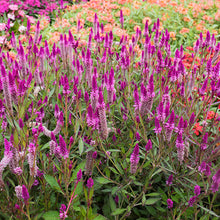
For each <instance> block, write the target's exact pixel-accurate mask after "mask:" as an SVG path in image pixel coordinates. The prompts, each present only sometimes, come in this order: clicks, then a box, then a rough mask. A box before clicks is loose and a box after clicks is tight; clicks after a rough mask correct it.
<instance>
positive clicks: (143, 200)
mask: <svg viewBox="0 0 220 220" xmlns="http://www.w3.org/2000/svg"><path fill="white" fill-rule="evenodd" d="M145 202H146V196H145V194H143V196H142V205H143V206H144V205H145Z"/></svg>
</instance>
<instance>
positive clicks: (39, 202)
mask: <svg viewBox="0 0 220 220" xmlns="http://www.w3.org/2000/svg"><path fill="white" fill-rule="evenodd" d="M119 19H120V22H121V25H124V26H125V21H126V20H125V13H124V12H123V13H121V16H120V18H119ZM123 22H124V23H123ZM93 25H94V26H93V28H92V29H91V30H90V32H89V37H88V41H87V43H86V45H85V46H83V47H81V48H80V47H79V44H78V40H77V39H76V38H74V36H73V34H72V32H71V31H69V32H67V33H64V34H62V35H60V39H59V43H57V44H56V43H54V44H53V46H52V48H49V46H48V42H47V41H44V46H42V44H41V41H42V38H41V35H40V23H38V24H37V27H36V31H35V35H34V36H32V35H30V33H29V28H30V27H27V32H26V33H25V34H26V38H27V40H28V44H27V45H26V46H24V45H23V44H22V42H21V41H19V42H16V41H15V40H14V39H13V40H12V44H13V48H14V50H15V51H16V57H15V59H14V60H13V59H12V58H11V57H10V56H9V53H8V52H5V51H3V50H1V51H0V66H1V68H0V71H1V80H0V89H1V91H2V92H1V95H0V98H1V99H0V116H1V120H0V123H1V137H2V138H1V145H2V147H1V148H2V149H4V150H2V151H1V158H2V159H1V162H0V186H1V189H2V192H1V197H0V210H1V212H0V215H2V216H3V217H4V218H10V217H11V218H16V219H25V218H27V219H34V218H41V217H42V218H44V219H47V218H49V217H50V218H54V219H56V218H60V219H68V218H69V219H105V218H107V219H138V218H140V217H142V218H152V216H153V217H154V218H155V219H164V218H167V219H168V218H171V217H172V219H180V218H189V219H193V218H198V217H199V218H200V217H201V218H202V217H203V218H204V216H208V217H210V218H212V219H214V218H218V217H219V213H218V209H217V208H218V206H219V204H218V202H217V199H216V197H217V192H218V189H219V184H220V181H219V180H220V178H219V167H218V165H219V154H220V148H219V145H218V143H219V141H220V139H219V121H220V118H219V107H218V106H219V101H220V100H219V96H220V77H219V66H220V63H219V62H218V61H217V59H216V56H218V55H219V48H220V47H219V45H220V44H219V43H216V39H215V36H214V35H210V33H209V32H207V34H206V36H205V38H204V37H203V35H201V36H200V38H199V39H198V41H197V42H198V43H197V44H196V46H195V53H194V54H192V59H193V60H192V63H191V65H190V67H189V68H188V69H187V68H185V66H184V64H183V61H184V48H183V46H181V47H180V48H179V49H178V48H177V49H176V50H175V53H174V56H171V46H170V43H169V42H170V34H169V32H168V31H167V30H165V31H161V30H160V20H159V19H158V20H157V21H156V22H155V23H154V24H153V25H152V29H151V28H150V27H149V26H148V23H147V22H146V25H145V30H144V31H141V30H140V29H138V28H137V30H136V34H135V36H133V38H132V40H131V41H129V40H128V36H124V35H122V36H121V38H120V41H116V38H115V35H114V33H113V32H111V31H110V32H109V33H104V29H103V27H102V25H100V23H99V17H98V16H97V15H95V16H94V22H93ZM143 39H144V42H143ZM137 45H138V46H139V47H140V48H141V56H138V52H137V51H136V50H135V47H136V46H137ZM197 58H198V59H199V60H200V63H199V64H197V63H196V62H195V61H196V59H197ZM210 111H213V112H215V114H216V115H217V117H212V118H211V116H210ZM198 124H199V125H198ZM198 126H201V127H202V129H198ZM195 131H197V133H195ZM3 146H4V147H3ZM1 213H3V214H1ZM48 216H49V217H48ZM170 216H171V217H170Z"/></svg>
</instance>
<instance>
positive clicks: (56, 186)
mask: <svg viewBox="0 0 220 220" xmlns="http://www.w3.org/2000/svg"><path fill="white" fill-rule="evenodd" d="M44 178H45V180H46V181H47V183H49V185H50V186H51V187H52V188H53V189H55V190H56V191H57V192H60V193H62V194H63V192H62V190H61V188H60V186H59V184H58V183H57V181H56V179H55V178H54V177H52V176H49V175H47V174H45V175H44Z"/></svg>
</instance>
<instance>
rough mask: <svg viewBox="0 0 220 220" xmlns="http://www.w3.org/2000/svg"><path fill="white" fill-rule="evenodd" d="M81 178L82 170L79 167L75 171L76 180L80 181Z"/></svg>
mask: <svg viewBox="0 0 220 220" xmlns="http://www.w3.org/2000/svg"><path fill="white" fill-rule="evenodd" d="M81 179H82V170H81V169H80V170H79V171H78V173H77V181H80V180H81Z"/></svg>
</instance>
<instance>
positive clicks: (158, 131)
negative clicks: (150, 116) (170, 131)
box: [154, 117, 162, 134]
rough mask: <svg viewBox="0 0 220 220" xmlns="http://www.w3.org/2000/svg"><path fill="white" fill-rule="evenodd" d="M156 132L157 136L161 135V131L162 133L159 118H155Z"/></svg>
mask: <svg viewBox="0 0 220 220" xmlns="http://www.w3.org/2000/svg"><path fill="white" fill-rule="evenodd" d="M154 131H155V133H156V134H160V133H161V131H162V128H161V126H160V121H159V119H158V118H157V117H156V118H155V128H154Z"/></svg>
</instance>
